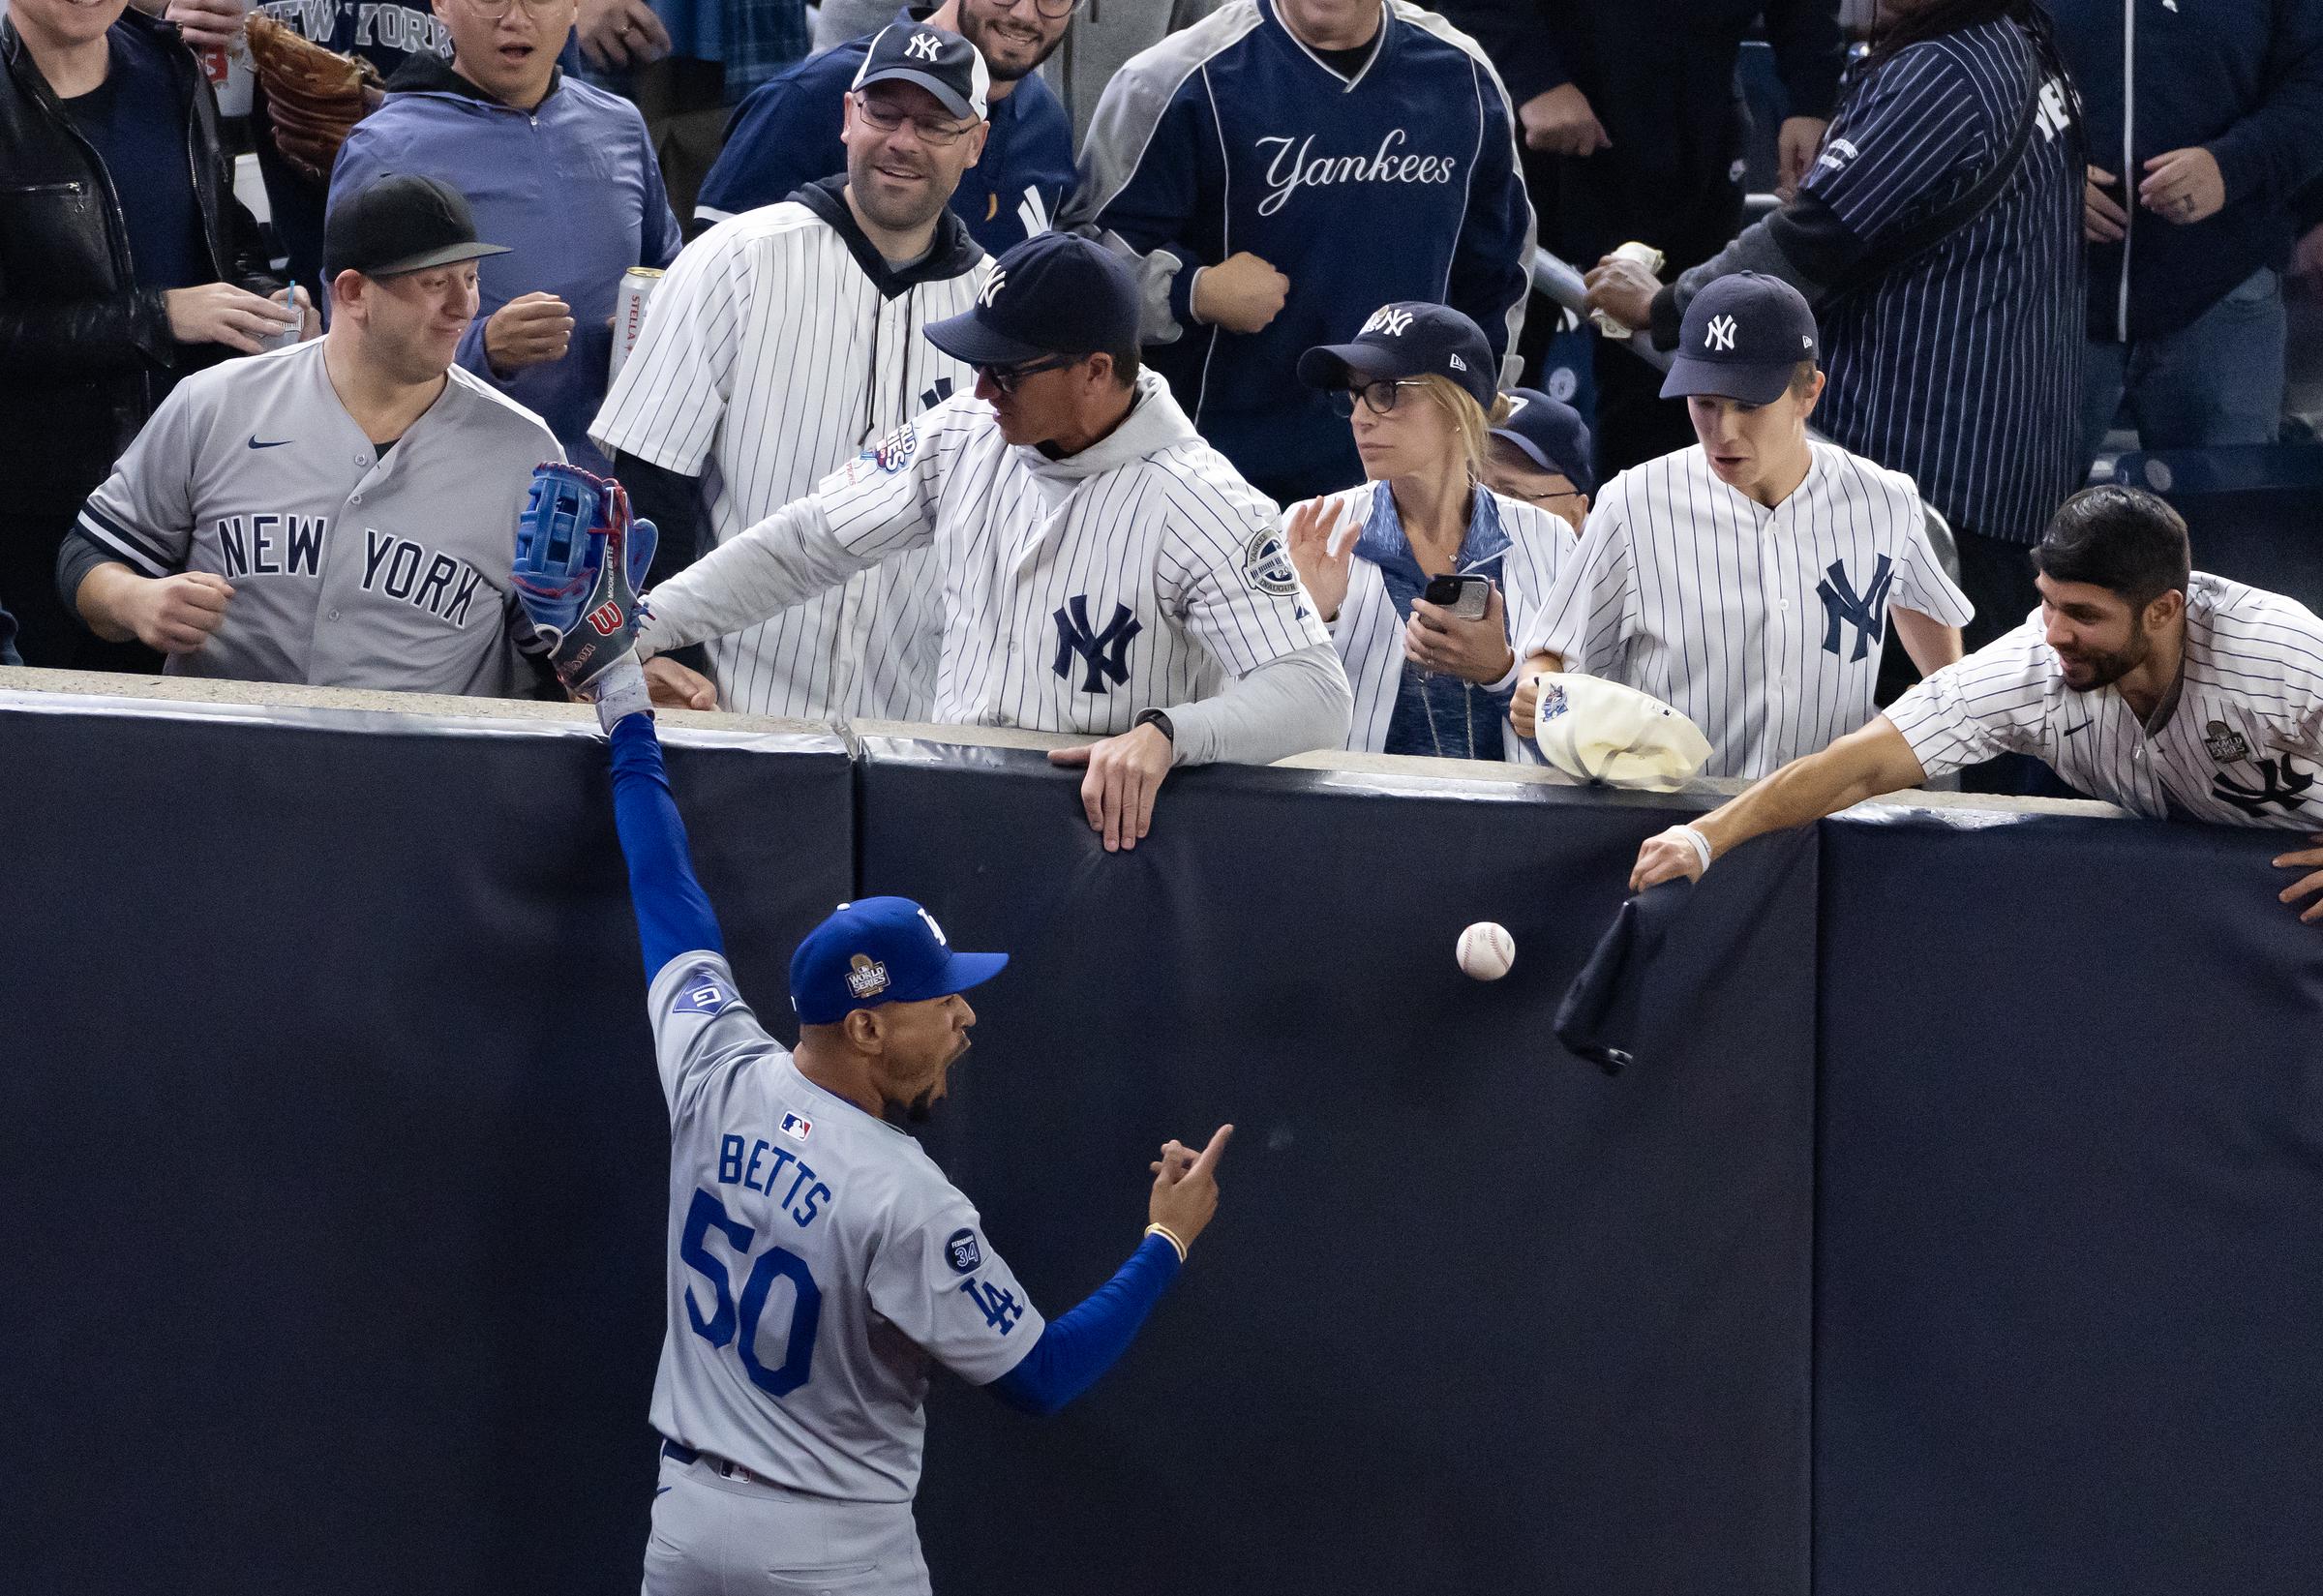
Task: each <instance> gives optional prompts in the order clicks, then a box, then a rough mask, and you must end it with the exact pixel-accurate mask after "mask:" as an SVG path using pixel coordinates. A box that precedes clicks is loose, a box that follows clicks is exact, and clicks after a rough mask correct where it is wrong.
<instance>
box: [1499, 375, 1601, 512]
mask: <svg viewBox="0 0 2323 1596" xmlns="http://www.w3.org/2000/svg"><path fill="white" fill-rule="evenodd" d="M1504 397H1505V398H1506V399H1507V400H1508V416H1507V418H1506V419H1505V420H1503V421H1502V422H1501V423H1500V425H1499V426H1497V427H1494V428H1493V437H1504V438H1506V439H1508V441H1509V442H1510V443H1512V444H1514V445H1515V446H1516V448H1517V450H1518V451H1519V452H1520V453H1521V454H1523V455H1524V458H1525V459H1527V460H1529V461H1531V462H1532V463H1533V464H1534V465H1535V466H1538V467H1540V468H1541V469H1542V470H1544V471H1554V472H1555V473H1556V474H1557V475H1559V476H1561V477H1563V478H1564V479H1565V480H1566V481H1568V482H1570V483H1572V484H1573V486H1574V487H1576V488H1578V489H1580V490H1581V491H1582V492H1583V493H1584V494H1593V493H1595V492H1596V491H1597V474H1596V472H1595V471H1593V470H1591V469H1590V467H1589V424H1588V423H1587V422H1585V421H1584V420H1582V419H1581V412H1580V411H1579V410H1577V409H1575V408H1574V407H1572V406H1570V405H1567V404H1565V403H1564V402H1563V401H1561V400H1555V399H1551V398H1550V397H1549V396H1548V395H1547V394H1545V393H1543V392H1541V390H1540V389H1538V388H1511V389H1509V390H1508V392H1507V394H1506V395H1505V396H1504Z"/></svg>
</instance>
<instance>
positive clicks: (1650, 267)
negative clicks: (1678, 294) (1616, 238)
mask: <svg viewBox="0 0 2323 1596" xmlns="http://www.w3.org/2000/svg"><path fill="white" fill-rule="evenodd" d="M1614 259H1616V260H1635V261H1636V262H1638V264H1640V265H1641V266H1644V268H1645V269H1646V270H1647V271H1649V272H1651V273H1653V275H1654V276H1656V277H1659V276H1661V275H1662V252H1661V251H1659V250H1657V249H1655V248H1654V247H1653V246H1652V245H1651V244H1640V243H1638V242H1637V241H1636V240H1634V239H1633V240H1631V241H1630V242H1629V243H1627V244H1624V245H1622V246H1621V247H1620V248H1619V249H1617V250H1615V251H1614ZM1589 319H1590V320H1592V321H1594V322H1596V323H1597V330H1598V331H1599V332H1601V333H1603V334H1605V336H1606V337H1608V338H1610V339H1613V340H1614V341H1616V342H1618V341H1620V340H1622V339H1625V338H1628V337H1630V336H1631V335H1632V333H1633V332H1634V331H1635V330H1636V329H1634V328H1631V327H1627V326H1624V325H1623V324H1622V323H1620V322H1618V321H1615V320H1614V318H1613V317H1612V316H1608V315H1606V314H1605V313H1604V312H1603V311H1591V312H1590V313H1589Z"/></svg>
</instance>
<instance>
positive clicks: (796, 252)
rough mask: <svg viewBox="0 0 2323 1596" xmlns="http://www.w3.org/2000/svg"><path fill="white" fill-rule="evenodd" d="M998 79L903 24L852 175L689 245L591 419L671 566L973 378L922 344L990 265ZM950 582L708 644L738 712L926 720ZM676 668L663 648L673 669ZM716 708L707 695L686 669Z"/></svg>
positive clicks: (878, 578)
mask: <svg viewBox="0 0 2323 1596" xmlns="http://www.w3.org/2000/svg"><path fill="white" fill-rule="evenodd" d="M986 89H987V78H986V75H985V72H984V67H983V63H982V61H981V60H980V58H979V57H978V55H977V53H976V51H975V50H974V49H972V48H971V47H970V46H969V45H968V42H967V41H966V40H964V39H962V38H960V36H959V35H957V34H951V33H944V32H942V31H940V30H938V29H935V28H923V27H920V26H919V25H917V24H914V23H898V24H896V25H895V26H893V27H891V28H889V29H887V30H886V31H885V32H883V33H882V34H881V35H880V36H879V38H878V39H877V40H876V41H874V43H873V45H872V48H871V50H870V52H869V53H868V54H867V55H866V56H865V57H864V59H863V63H862V68H861V71H860V73H859V74H858V75H857V78H856V82H855V86H854V87H853V88H852V89H850V90H849V91H848V92H847V94H846V96H845V101H844V104H845V111H844V116H843V123H842V135H841V136H842V138H843V139H844V142H845V148H846V160H847V171H846V175H845V176H844V178H843V179H842V178H837V177H827V178H824V179H823V180H821V181H819V182H810V183H808V184H806V185H804V186H803V187H801V188H799V190H798V191H797V192H796V193H794V194H793V195H792V196H790V198H789V199H787V200H786V201H784V202H783V203H781V204H779V205H768V206H764V207H762V208H760V209H758V210H754V211H751V212H749V213H747V214H746V215H742V216H738V217H735V218H733V219H732V220H730V221H726V222H721V223H720V224H718V225H717V226H715V227H712V228H711V229H710V230H709V232H707V233H704V234H703V235H702V236H701V237H700V238H697V239H696V240H694V242H693V243H692V244H691V245H689V246H687V248H686V250H685V253H684V254H682V255H680V256H679V257H678V263H677V265H676V266H675V267H673V268H672V269H671V272H670V275H669V278H668V280H667V281H665V282H664V283H663V284H662V286H661V288H660V291H659V292H657V293H656V294H655V295H654V296H653V303H652V312H651V314H650V315H649V316H647V317H646V324H645V326H644V328H643V329H642V331H641V333H640V335H639V339H638V345H637V348H636V350H635V351H634V352H633V353H632V354H631V355H630V357H629V361H628V364H626V365H625V366H623V367H622V368H621V375H620V376H619V378H618V380H617V381H616V382H615V383H614V385H613V391H612V392H611V393H610V394H608V395H607V396H606V400H605V407H604V409H603V410H602V411H600V412H599V413H598V416H597V419H596V422H595V424H594V425H593V427H592V428H591V429H590V430H591V432H592V433H593V434H594V435H595V437H596V439H597V441H598V443H599V444H600V445H601V446H602V447H603V448H604V450H605V452H606V453H607V454H609V455H612V456H613V457H614V459H615V462H616V466H615V474H616V475H618V477H619V479H620V481H621V483H622V485H623V486H624V487H626V488H627V489H628V490H629V494H630V497H631V498H632V500H633V501H634V502H635V503H636V505H637V507H638V510H639V512H640V513H641V514H644V515H646V516H648V517H649V518H650V519H651V520H652V521H653V523H654V524H655V525H656V526H658V527H660V528H661V538H662V547H663V549H664V550H665V551H668V554H667V556H665V557H666V558H667V560H668V564H669V566H670V567H671V568H675V567H677V566H682V565H684V564H686V563H687V562H688V561H689V560H690V559H691V558H692V557H693V556H694V555H695V554H696V553H697V552H698V551H699V550H700V548H701V545H702V541H703V540H702V538H701V535H700V532H699V530H698V527H700V525H701V523H702V521H703V519H704V517H705V516H707V517H708V520H709V530H710V532H711V534H712V538H711V541H712V542H713V543H715V544H723V543H725V542H727V541H728V540H730V539H732V538H734V537H735V536H737V535H738V534H739V533H740V532H741V531H742V529H743V528H744V527H748V526H750V525H751V524H752V523H753V522H755V521H758V520H760V519H761V518H763V517H765V516H769V515H771V514H772V513H773V512H774V511H776V510H778V509H780V508H781V507H782V506H783V505H785V504H787V503H789V502H790V501H791V500H792V499H794V498H798V497H801V496H803V495H805V494H807V493H809V492H811V491H812V490H813V488H814V486H815V484H816V483H817V482H819V481H821V480H822V479H823V478H824V477H825V476H826V475H828V474H829V473H830V472H832V471H835V470H837V469H838V468H839V467H841V466H843V465H845V464H846V463H847V461H848V459H849V457H851V456H853V455H854V454H855V453H856V451H857V450H859V449H862V448H864V447H866V446H868V445H870V444H873V443H876V442H877V441H878V440H879V439H880V438H882V437H886V436H887V435H888V434H889V433H890V432H892V431H893V430H894V429H895V428H897V427H900V426H903V425H905V424H906V423H908V422H909V421H911V419H912V418H913V417H914V416H916V415H918V414H920V412H922V411H924V410H926V409H927V408H929V407H932V406H935V405H938V404H941V403H942V402H943V401H944V400H945V399H946V398H948V397H950V395H952V394H954V393H959V392H965V391H966V390H967V389H968V388H970V387H972V386H973V385H974V384H975V381H976V377H975V374H974V373H972V372H971V371H970V370H969V368H968V367H967V366H966V365H965V364H964V363H962V362H960V361H958V360H955V359H953V358H952V357H951V356H950V355H949V354H946V353H945V352H944V351H943V350H942V349H939V348H937V347H936V346H934V345H932V344H929V343H928V342H927V341H926V340H925V339H923V338H921V337H920V329H921V328H922V327H924V326H926V325H927V323H928V322H930V321H933V320H940V319H942V318H944V317H946V316H957V315H959V314H960V313H961V312H962V311H965V310H966V309H967V308H968V307H969V306H971V305H973V304H974V303H976V295H977V290H978V289H979V288H980V287H981V286H983V283H984V279H985V277H986V276H987V275H988V274H989V273H990V271H991V269H992V264H991V261H990V259H989V258H988V257H987V256H985V255H984V252H983V251H982V250H981V249H980V248H978V247H977V243H976V240H974V239H973V238H970V237H969V236H968V231H967V229H966V228H965V227H964V226H961V224H960V220H959V218H958V217H957V216H956V215H954V214H953V213H952V212H950V211H949V210H947V209H946V203H947V201H949V200H950V198H951V196H952V193H953V191H954V189H955V188H956V187H957V185H958V183H959V180H960V173H961V172H962V171H963V170H964V169H966V168H967V167H968V166H971V165H973V164H974V163H975V161H976V158H977V154H978V151H979V150H980V149H981V148H982V146H983V142H984V134H985V125H984V121H983V116H984V108H985V101H984V96H985V93H986ZM941 585H942V573H941V572H940V571H939V570H938V568H937V566H936V563H935V559H934V557H933V556H932V555H927V554H920V555H911V556H906V557H902V558H899V559H897V560H895V561H893V562H891V563H890V564H889V565H887V566H884V567H882V568H881V569H879V570H876V571H868V572H865V573H863V574H862V575H860V576H859V577H857V578H856V579H855V580H854V581H852V582H849V583H847V584H846V585H845V587H842V588H840V589H839V590H837V591H834V592H830V593H826V594H823V595H822V596H820V597H818V598H816V599H815V600H814V601H813V602H811V603H807V604H802V605H799V606H798V607H797V608H795V609H792V610H788V611H785V612H784V613H783V614H781V615H778V616H773V617H771V618H769V619H767V620H765V621H764V622H763V623H761V624H757V625H752V626H749V627H746V628H743V629H742V630H741V631H739V632H738V633H736V634H735V635H734V636H731V637H721V638H719V639H717V640H716V641H715V642H713V643H712V644H711V645H710V648H709V661H708V664H709V670H710V672H711V675H712V677H713V678H714V679H715V682H716V691H717V693H718V694H719V695H720V696H722V697H723V699H724V700H725V703H726V706H727V707H728V708H733V709H737V710H739V711H741V712H742V713H745V714H758V715H789V716H793V717H795V718H799V719H803V720H821V719H825V718H827V717H829V716H832V715H846V716H863V715H868V716H872V717H875V718H878V719H886V720H920V719H924V718H926V715H927V710H928V707H929V703H930V701H931V698H932V695H933V692H934V681H935V651H934V643H933V637H934V634H935V631H936V620H935V618H934V614H933V612H934V608H935V604H936V594H937V591H938V589H939V587H941ZM678 668H679V667H678V662H671V661H666V660H655V661H654V662H653V665H652V667H651V670H652V672H653V674H655V675H656V676H657V677H668V676H671V675H673V674H674V673H676V672H677V671H678ZM678 680H679V682H680V683H690V685H691V686H692V687H693V688H694V689H697V690H698V696H695V697H692V698H690V699H688V702H690V703H691V704H692V705H693V707H694V708H709V703H708V702H707V701H706V700H707V695H708V694H709V684H708V683H704V682H702V681H701V680H700V678H698V677H694V676H693V675H692V671H691V670H690V669H687V670H685V671H684V672H683V674H682V675H681V676H679V677H678Z"/></svg>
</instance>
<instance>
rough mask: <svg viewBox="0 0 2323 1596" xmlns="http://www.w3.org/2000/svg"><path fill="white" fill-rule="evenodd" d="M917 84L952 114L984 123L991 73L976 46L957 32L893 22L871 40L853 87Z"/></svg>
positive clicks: (990, 85)
mask: <svg viewBox="0 0 2323 1596" xmlns="http://www.w3.org/2000/svg"><path fill="white" fill-rule="evenodd" d="M874 83H917V84H919V85H920V87H921V88H923V89H925V90H926V91H927V92H928V93H930V94H932V95H934V96H935V97H936V100H937V102H938V104H940V105H943V107H944V108H945V109H946V110H948V111H950V112H951V114H952V115H954V116H973V117H975V118H976V119H977V120H978V121H979V122H980V121H982V120H983V119H984V106H985V102H986V100H987V98H988V96H989V95H990V92H991V88H992V74H991V71H990V69H988V68H987V67H985V65H984V58H983V56H982V55H980V54H979V53H978V51H977V47H976V46H975V45H971V44H970V43H968V41H967V40H965V39H963V38H961V37H960V36H959V35H958V34H956V33H950V32H947V31H946V30H945V29H943V28H930V27H923V26H921V25H920V24H919V23H917V22H890V23H889V24H888V25H887V26H886V27H884V28H882V29H880V30H879V33H878V35H877V36H876V37H874V38H873V39H872V41H871V53H870V54H868V55H866V56H864V57H863V64H862V67H861V68H860V70H859V71H858V72H857V73H856V75H855V83H854V87H856V88H859V89H863V88H869V87H870V86H871V85H872V84H874Z"/></svg>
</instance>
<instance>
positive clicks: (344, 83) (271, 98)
mask: <svg viewBox="0 0 2323 1596" xmlns="http://www.w3.org/2000/svg"><path fill="white" fill-rule="evenodd" d="M248 27H249V38H250V65H251V70H252V71H253V72H255V73H256V75H257V79H258V86H259V87H260V88H262V89H263V90H265V91H266V119H267V120H268V121H269V122H271V123H272V124H273V125H274V126H273V130H272V131H273V135H274V147H275V148H276V149H278V150H280V151H282V152H283V159H284V160H286V161H287V162H289V163H290V165H291V166H296V167H297V168H298V169H299V170H300V171H302V172H304V173H306V174H307V175H308V176H309V177H311V178H313V179H315V181H317V183H328V182H329V181H330V177H331V163H332V162H334V161H336V160H338V159H339V146H340V145H341V144H343V143H345V142H346V141H347V130H348V129H349V128H352V127H353V126H354V125H355V124H356V123H357V122H360V121H362V120H363V118H364V117H366V116H368V115H369V114H371V112H372V111H373V110H374V109H376V108H377V106H378V105H379V103H380V102H381V101H382V100H384V99H386V98H387V87H386V85H385V84H384V83H383V82H381V81H380V79H379V75H378V72H377V69H376V68H374V67H373V66H372V64H371V63H370V62H368V61H362V60H358V59H356V58H355V57H354V56H351V55H341V54H339V53H338V52H337V51H336V50H327V49H324V48H323V47H322V46H321V45H317V44H316V43H315V42H314V41H313V40H311V39H308V38H307V37H306V36H305V35H304V34H301V33H299V32H298V31H297V30H296V29H294V28H287V27H285V26H284V25H283V24H282V23H280V22H277V21H276V20H274V18H272V17H270V16H264V15H256V14H254V15H252V16H251V18H250V21H249V24H248Z"/></svg>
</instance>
